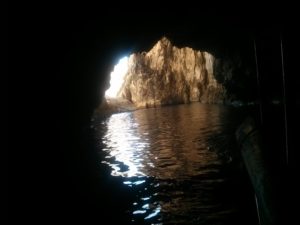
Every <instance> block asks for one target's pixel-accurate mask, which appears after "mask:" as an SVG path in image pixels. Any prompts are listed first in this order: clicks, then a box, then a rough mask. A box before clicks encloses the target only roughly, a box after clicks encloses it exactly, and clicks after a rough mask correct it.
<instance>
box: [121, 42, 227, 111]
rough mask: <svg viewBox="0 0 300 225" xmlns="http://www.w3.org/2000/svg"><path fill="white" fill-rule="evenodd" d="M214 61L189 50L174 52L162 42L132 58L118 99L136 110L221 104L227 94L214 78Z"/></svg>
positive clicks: (167, 43)
mask: <svg viewBox="0 0 300 225" xmlns="http://www.w3.org/2000/svg"><path fill="white" fill-rule="evenodd" d="M213 64H214V57H213V56H212V55H211V54H209V53H207V52H201V51H196V50H193V49H192V48H188V47H185V48H177V47H176V46H173V45H172V43H171V42H170V41H169V40H168V39H167V38H165V37H164V38H162V39H161V40H159V41H158V42H157V43H156V45H155V46H154V47H153V48H152V49H151V50H150V51H149V52H143V53H137V54H132V55H130V57H129V61H128V71H127V74H126V75H125V77H124V83H123V86H122V87H121V89H120V90H119V92H118V97H122V98H124V99H127V100H129V101H130V102H132V103H134V104H135V105H136V106H137V107H153V106H160V105H168V104H178V103H189V102H192V101H200V102H203V103H222V102H223V101H224V100H225V98H226V91H225V88H224V87H223V86H222V84H220V83H218V82H217V80H216V79H215V78H214V74H213V73H214V71H213Z"/></svg>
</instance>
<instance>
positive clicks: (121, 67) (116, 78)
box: [105, 56, 128, 98]
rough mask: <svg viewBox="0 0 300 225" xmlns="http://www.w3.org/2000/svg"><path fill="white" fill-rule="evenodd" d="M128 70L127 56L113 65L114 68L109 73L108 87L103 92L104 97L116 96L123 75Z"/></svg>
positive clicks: (121, 83) (122, 80) (122, 81)
mask: <svg viewBox="0 0 300 225" xmlns="http://www.w3.org/2000/svg"><path fill="white" fill-rule="evenodd" d="M127 71H128V57H127V56H125V57H124V58H122V59H120V60H119V63H118V64H117V65H115V67H114V70H113V71H112V72H111V74H110V82H109V83H110V87H109V89H107V91H106V92H105V96H106V97H110V98H116V97H117V95H118V92H119V90H120V89H121V87H122V85H123V83H124V76H125V74H126V73H127Z"/></svg>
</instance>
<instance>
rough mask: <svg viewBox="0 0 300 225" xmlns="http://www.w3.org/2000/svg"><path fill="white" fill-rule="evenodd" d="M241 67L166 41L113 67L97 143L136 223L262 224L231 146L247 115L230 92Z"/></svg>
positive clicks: (130, 216)
mask: <svg viewBox="0 0 300 225" xmlns="http://www.w3.org/2000/svg"><path fill="white" fill-rule="evenodd" d="M237 60H239V59H237ZM240 65H242V64H241V63H235V61H234V60H232V59H231V58H224V59H220V58H217V57H216V56H214V55H212V54H210V53H209V52H207V51H203V50H197V49H193V48H190V47H177V46H176V45H175V44H174V43H172V42H171V41H170V40H169V39H168V38H166V37H163V38H161V39H160V40H158V41H157V43H156V44H155V45H154V46H153V47H152V48H151V49H150V50H149V51H148V52H135V53H133V54H131V55H130V56H126V57H124V58H122V59H120V60H119V62H118V64H117V65H115V66H114V70H113V71H112V72H111V74H110V82H109V83H110V84H109V87H108V89H107V90H106V91H105V94H104V101H103V103H102V105H101V106H100V107H99V111H98V113H100V114H101V113H103V114H106V113H107V112H108V116H106V117H105V118H104V119H102V120H101V123H99V124H98V125H97V130H98V131H101V132H100V133H99V136H98V139H99V140H100V145H101V146H102V148H101V160H102V161H101V163H102V164H104V165H105V166H108V168H109V170H110V175H111V176H112V177H113V178H108V180H109V179H115V182H120V184H121V185H120V186H121V187H123V186H125V187H123V188H125V189H126V188H130V189H126V190H127V191H126V195H127V196H134V197H132V198H130V199H128V201H129V202H130V204H131V206H130V207H129V208H128V209H127V212H129V215H128V216H129V218H130V219H131V222H132V223H133V224H151V223H153V222H154V223H158V224H159V223H161V222H163V223H175V222H177V221H178V220H179V219H183V221H185V222H187V221H190V222H191V224H198V223H199V222H202V223H203V224H206V223H207V224H211V223H213V221H219V222H220V224H239V223H241V221H243V223H244V224H245V222H247V223H249V225H250V224H251V225H253V224H257V222H258V221H257V215H256V208H255V201H254V198H253V192H252V188H251V185H250V184H249V180H248V178H247V176H245V174H244V172H245V171H244V170H240V169H239V168H238V166H239V164H240V159H239V157H238V155H239V154H238V153H237V152H238V150H237V146H236V143H235V142H234V141H233V137H234V135H235V134H234V132H235V129H236V127H237V126H238V125H239V124H240V123H241V122H242V121H243V119H244V117H245V111H244V110H243V109H241V108H238V107H237V108H236V107H232V104H231V105H230V103H231V102H233V100H236V99H235V98H234V97H233V96H230V94H231V93H230V92H229V91H228V92H227V91H226V85H228V83H229V86H230V85H231V84H232V83H230V82H231V81H232V79H234V76H236V74H235V73H241V71H242V73H243V68H241V67H239V68H238V69H236V68H237V67H238V66H240ZM244 74H245V75H248V74H249V71H244ZM226 82H227V83H226ZM224 103H226V104H227V105H226V104H224ZM145 108H146V109H145ZM106 115H107V114H106ZM113 185H116V186H117V183H115V184H113ZM122 185H123V186H122ZM187 186H189V187H190V189H186V187H187ZM118 188H120V187H118ZM240 190H243V191H240ZM204 195H205V196H206V197H205V199H203V196H204ZM164 196H165V197H166V196H167V197H166V198H165V197H164ZM242 199H243V200H245V201H246V202H247V203H245V202H244V201H241V200H242ZM124 204H125V203H124ZM205 208H209V209H210V210H208V211H206V210H203V209H205ZM228 212H229V213H228ZM199 214H202V218H199V216H198V215H199ZM178 215H180V216H178ZM211 215H215V216H211ZM244 217H247V218H249V220H248V221H244V220H243V218H244ZM204 221H206V222H204ZM222 221H227V222H224V223H223V222H222ZM247 223H246V224H247Z"/></svg>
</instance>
